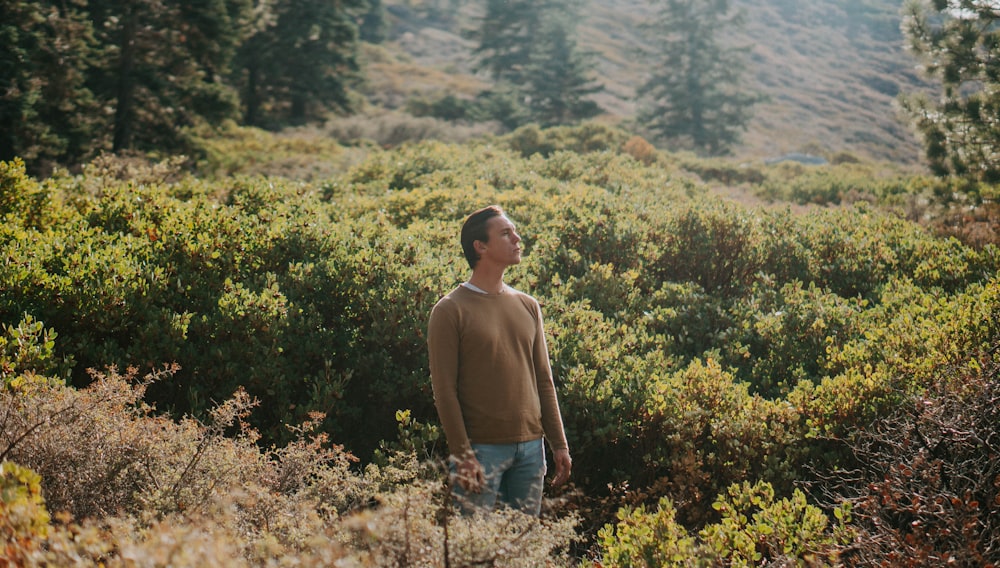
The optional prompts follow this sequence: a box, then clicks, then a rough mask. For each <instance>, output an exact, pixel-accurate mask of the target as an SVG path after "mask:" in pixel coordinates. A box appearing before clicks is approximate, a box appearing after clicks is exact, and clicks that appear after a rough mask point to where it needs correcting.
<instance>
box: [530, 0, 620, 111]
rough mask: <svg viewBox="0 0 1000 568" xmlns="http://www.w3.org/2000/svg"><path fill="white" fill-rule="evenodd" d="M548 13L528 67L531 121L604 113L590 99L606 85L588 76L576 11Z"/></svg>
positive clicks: (587, 66)
mask: <svg viewBox="0 0 1000 568" xmlns="http://www.w3.org/2000/svg"><path fill="white" fill-rule="evenodd" d="M544 16H545V18H544V20H543V21H542V24H541V26H540V34H539V36H538V37H537V38H536V39H535V44H534V46H533V47H532V49H531V53H530V57H529V60H528V61H529V62H528V67H527V71H528V72H527V77H528V82H529V89H527V94H528V103H527V106H528V108H529V112H530V116H531V120H532V121H534V122H537V123H539V124H540V125H541V126H554V125H558V124H572V123H574V122H578V121H579V120H582V119H587V118H591V117H593V116H596V115H598V114H600V112H601V108H600V107H599V106H598V105H597V103H596V102H594V101H592V100H588V99H586V97H587V96H589V95H592V94H594V93H597V92H599V91H601V90H602V89H603V87H602V86H601V85H599V84H597V83H596V82H594V81H592V80H591V79H589V78H588V77H587V75H588V72H589V71H590V65H589V62H588V60H587V59H586V57H585V56H584V55H583V54H582V53H581V52H580V51H579V50H578V49H577V46H576V42H575V40H574V37H573V35H574V31H575V28H574V25H573V21H574V20H575V16H576V14H575V13H574V12H571V11H554V10H551V11H549V12H548V13H546V14H545V15H544Z"/></svg>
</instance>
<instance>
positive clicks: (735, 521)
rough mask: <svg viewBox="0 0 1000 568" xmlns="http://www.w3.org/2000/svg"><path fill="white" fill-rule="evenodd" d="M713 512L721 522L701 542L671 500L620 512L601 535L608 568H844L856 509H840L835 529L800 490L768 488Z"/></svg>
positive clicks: (722, 499) (726, 496) (745, 492)
mask: <svg viewBox="0 0 1000 568" xmlns="http://www.w3.org/2000/svg"><path fill="white" fill-rule="evenodd" d="M712 507H713V508H714V509H715V510H716V511H718V512H719V513H720V515H721V519H720V520H719V522H717V523H712V524H709V525H707V526H705V527H704V528H703V529H701V530H700V531H698V533H697V536H695V535H692V534H691V533H689V532H688V530H687V529H685V527H684V526H683V525H681V524H680V523H678V522H677V520H676V512H675V509H674V505H673V503H672V502H671V500H670V499H667V498H661V499H660V501H659V503H658V504H657V507H656V510H655V511H648V510H647V509H646V507H645V506H640V507H638V508H635V509H633V508H631V507H625V508H623V509H621V510H619V512H618V515H617V521H616V522H615V523H614V524H608V525H605V526H604V528H602V529H601V531H600V534H599V537H600V541H599V545H600V549H599V551H600V558H601V562H602V565H607V566H621V567H630V566H678V567H679V566H690V567H694V566H706V567H707V566H759V565H764V564H767V565H772V564H778V565H785V564H787V563H791V564H795V565H807V566H837V565H838V556H837V553H838V550H839V548H838V545H841V544H844V543H846V542H847V541H848V540H849V539H850V537H851V531H850V530H849V529H848V528H847V525H846V523H847V522H849V521H850V519H851V517H850V508H849V507H846V506H845V507H841V508H839V509H837V510H836V516H837V518H838V519H839V521H840V524H838V525H837V526H836V527H830V526H829V520H828V518H827V516H826V515H825V514H824V513H823V511H821V510H820V509H819V508H817V507H815V506H813V505H810V504H809V503H808V502H807V501H806V498H805V495H804V494H803V493H802V492H801V491H799V490H795V491H794V492H793V493H792V496H791V497H790V498H782V499H775V492H774V489H772V488H771V486H770V485H769V484H767V483H762V482H758V483H756V484H754V485H751V484H749V483H747V482H744V483H742V484H734V485H732V486H730V487H729V489H728V490H727V491H726V492H725V493H722V494H720V495H719V496H718V498H717V500H716V501H715V502H714V503H713V505H712Z"/></svg>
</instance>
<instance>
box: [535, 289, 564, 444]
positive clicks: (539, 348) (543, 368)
mask: <svg viewBox="0 0 1000 568" xmlns="http://www.w3.org/2000/svg"><path fill="white" fill-rule="evenodd" d="M534 304H535V312H536V317H535V321H536V325H537V333H538V340H537V341H535V352H534V364H535V381H536V382H537V388H538V400H539V402H540V403H541V407H542V429H543V430H544V431H545V439H546V440H548V442H549V446H550V447H551V448H552V449H553V450H568V449H569V444H568V443H567V441H566V432H565V430H564V429H563V421H562V414H561V413H560V411H559V399H558V398H557V396H556V385H555V382H554V381H553V379H552V365H551V364H550V362H549V349H548V345H547V343H546V342H545V326H544V324H543V323H542V309H541V307H540V306H539V305H538V302H537V301H536V302H534Z"/></svg>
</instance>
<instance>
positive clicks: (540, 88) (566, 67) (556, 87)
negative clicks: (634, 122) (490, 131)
mask: <svg viewBox="0 0 1000 568" xmlns="http://www.w3.org/2000/svg"><path fill="white" fill-rule="evenodd" d="M578 11H579V6H578V4H577V0H539V1H530V0H487V4H486V13H485V15H484V16H483V18H482V20H481V21H480V25H479V28H478V29H477V30H476V31H475V32H473V33H472V34H470V37H472V39H474V40H476V41H478V46H477V47H476V49H475V51H474V53H475V55H476V56H477V58H478V59H477V68H478V69H479V70H481V71H486V72H487V73H488V74H489V76H490V77H491V78H492V79H493V80H494V82H495V87H494V88H493V89H491V92H489V93H484V94H483V95H482V96H481V99H483V100H489V101H493V102H494V103H495V102H498V101H504V102H505V104H504V105H500V106H498V107H497V108H503V109H505V111H504V112H505V114H504V115H503V116H494V117H492V118H495V119H498V120H500V121H501V122H503V123H504V124H505V125H507V126H508V127H512V126H518V125H520V124H524V123H525V122H538V123H540V124H542V125H543V126H552V125H555V124H566V123H572V122H576V121H579V120H581V119H585V118H590V117H592V116H595V115H596V114H598V113H599V112H600V107H598V106H597V104H596V103H594V102H593V101H591V100H587V99H586V97H587V96H589V95H592V94H593V93H596V92H598V91H600V90H601V88H602V87H601V86H599V85H597V84H596V83H595V82H594V81H592V80H591V79H589V78H588V77H587V74H588V72H589V71H590V66H589V64H588V60H587V58H586V57H585V56H584V55H583V54H582V53H581V52H580V51H579V50H578V47H577V44H576V37H575V36H576V34H575V31H576V30H575V25H574V21H575V20H576V16H577V14H578Z"/></svg>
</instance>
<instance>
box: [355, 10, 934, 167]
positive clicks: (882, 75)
mask: <svg viewBox="0 0 1000 568" xmlns="http://www.w3.org/2000/svg"><path fill="white" fill-rule="evenodd" d="M412 4H413V3H412V2H402V1H399V0H395V1H390V2H388V3H387V10H388V14H389V21H390V27H391V29H390V34H389V37H390V41H389V43H388V44H387V45H388V52H389V53H390V54H392V55H393V56H395V57H397V58H398V60H397V61H395V62H394V64H391V65H390V64H386V63H385V62H384V61H383V62H378V63H377V64H375V65H371V66H369V68H368V73H369V79H370V81H371V85H372V86H371V88H372V91H373V92H374V93H377V95H376V97H377V99H378V101H377V102H379V103H388V104H389V106H393V105H400V104H402V103H403V102H405V98H406V97H407V96H408V95H409V94H410V93H413V92H424V93H429V92H430V93H432V92H435V91H438V92H442V91H447V92H451V93H460V94H466V95H469V96H471V95H472V94H474V93H475V92H477V90H478V89H480V88H482V87H483V85H484V82H483V78H482V77H478V78H477V77H474V76H473V75H472V73H471V70H470V69H471V48H472V44H471V43H470V42H469V41H467V40H465V39H463V38H462V36H461V33H460V32H461V29H462V28H469V27H471V26H473V25H475V24H474V22H475V17H476V9H477V6H479V3H466V4H465V5H464V7H463V8H462V10H461V11H460V12H459V13H458V16H457V17H456V18H454V19H453V22H452V23H449V24H447V25H445V24H442V23H440V22H432V21H428V20H421V19H420V18H419V17H417V14H418V11H416V10H414V9H411V8H410V7H409V6H410V5H412ZM734 4H735V5H736V6H737V7H738V8H739V9H741V10H743V11H744V13H745V17H746V25H745V27H744V29H743V30H741V32H740V34H739V35H738V36H735V37H733V38H732V41H733V43H734V45H740V46H746V47H748V48H750V51H749V56H748V65H750V72H749V74H748V75H749V76H748V88H752V89H754V90H756V91H758V92H761V93H763V94H765V95H766V96H767V97H768V100H767V102H764V103H762V104H760V105H758V107H756V114H755V118H754V120H753V121H752V123H751V124H750V126H749V129H748V132H747V133H746V135H745V138H744V143H743V144H742V145H741V146H739V147H737V148H736V149H735V154H736V155H737V156H738V157H744V158H748V159H758V158H767V157H773V156H778V155H782V154H786V153H790V152H807V153H814V154H823V155H832V154H835V153H838V152H849V153H852V154H855V155H856V156H858V157H862V158H869V159H876V160H889V161H894V162H898V163H906V164H916V163H919V160H920V147H919V144H918V142H917V140H916V139H915V137H914V136H913V134H912V133H911V132H910V130H909V129H908V127H907V126H906V125H905V123H903V122H902V121H901V120H900V119H899V118H898V116H897V114H896V108H895V101H896V98H897V95H898V94H899V93H900V92H910V91H914V90H917V89H921V88H925V87H926V85H925V84H924V83H923V82H922V80H921V77H920V76H919V75H918V73H917V70H916V61H915V60H914V59H913V58H912V56H911V55H910V54H909V53H907V52H906V51H905V50H904V49H903V38H902V35H901V33H900V31H899V24H900V20H901V16H900V7H899V3H898V2H894V1H890V0H852V1H849V2H838V3H830V2H823V1H821V0H804V1H801V2H791V1H788V0H736V1H735V2H734ZM649 11H650V7H649V4H648V2H647V1H646V0H592V1H591V4H590V5H589V6H588V7H587V8H586V9H585V10H584V11H583V13H584V14H585V18H584V19H583V20H582V21H581V22H580V27H579V32H580V43H581V47H583V48H584V49H586V50H588V51H590V52H592V53H593V54H594V59H593V61H594V64H595V70H596V74H597V75H598V76H599V78H600V81H601V82H602V83H603V85H604V87H605V90H604V92H603V93H601V94H600V95H598V96H597V97H596V99H597V100H598V102H599V103H600V104H601V106H602V107H603V108H604V109H605V110H606V111H607V112H608V116H607V117H605V119H606V120H609V121H611V122H622V121H624V122H627V121H629V120H630V119H631V118H632V117H633V116H634V113H635V110H636V109H635V102H634V101H633V100H632V99H633V94H634V92H635V88H636V86H637V85H638V84H640V83H641V81H642V76H643V65H644V63H643V62H642V61H640V60H639V59H638V58H637V57H636V53H635V48H636V47H637V46H639V45H640V44H641V42H642V38H641V36H640V35H639V25H640V23H641V22H642V21H643V20H644V19H645V18H646V17H647V16H648V14H649Z"/></svg>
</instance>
